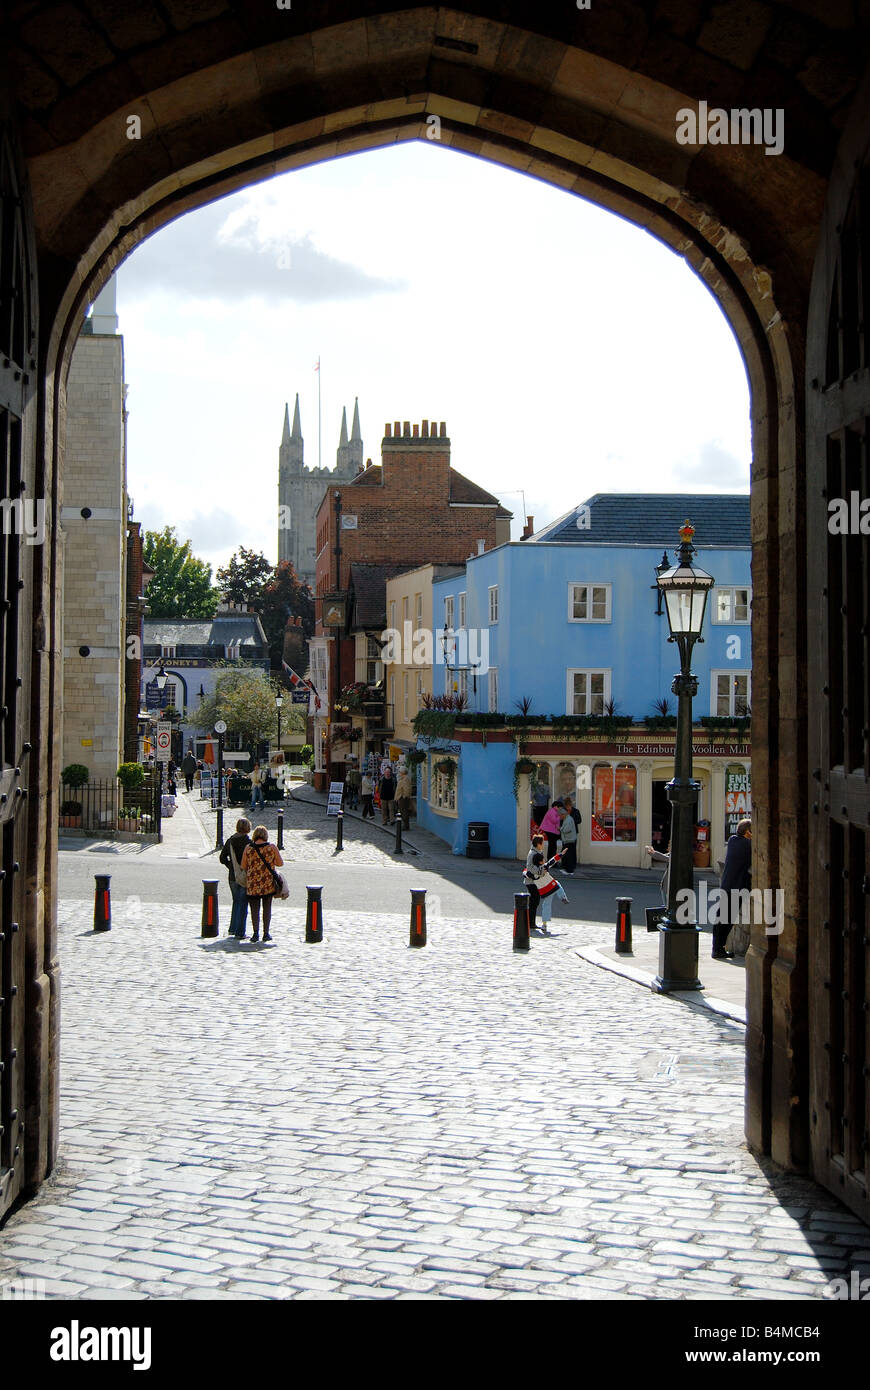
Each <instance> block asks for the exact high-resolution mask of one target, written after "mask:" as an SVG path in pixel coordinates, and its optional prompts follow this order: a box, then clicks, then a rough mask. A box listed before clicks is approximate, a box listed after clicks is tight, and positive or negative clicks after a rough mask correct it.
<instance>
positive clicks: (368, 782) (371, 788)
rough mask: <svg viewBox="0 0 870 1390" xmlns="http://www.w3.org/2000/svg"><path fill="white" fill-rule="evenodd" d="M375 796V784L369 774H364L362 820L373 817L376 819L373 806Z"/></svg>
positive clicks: (362, 781)
mask: <svg viewBox="0 0 870 1390" xmlns="http://www.w3.org/2000/svg"><path fill="white" fill-rule="evenodd" d="M374 794H375V784H374V782H373V781H372V779H371V777H370V776H369V774H368V773H367V772H364V773H363V775H362V779H361V781H360V796H361V797H362V818H363V820H365V818H366V816H371V818H372V820H374V818H375V808H374V806H373V805H372V797H373V796H374Z"/></svg>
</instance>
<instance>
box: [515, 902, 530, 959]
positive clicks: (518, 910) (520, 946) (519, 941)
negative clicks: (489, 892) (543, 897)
mask: <svg viewBox="0 0 870 1390" xmlns="http://www.w3.org/2000/svg"><path fill="white" fill-rule="evenodd" d="M530 949H531V944H530V941H529V895H528V893H514V950H515V951H528V950H530Z"/></svg>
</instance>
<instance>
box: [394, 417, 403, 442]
mask: <svg viewBox="0 0 870 1390" xmlns="http://www.w3.org/2000/svg"><path fill="white" fill-rule="evenodd" d="M393 433H394V434H395V436H396V438H397V439H398V438H399V436H400V434H401V433H402V431H401V429H400V428H399V422H398V420H397V421H396V425H395V429H394V431H393Z"/></svg>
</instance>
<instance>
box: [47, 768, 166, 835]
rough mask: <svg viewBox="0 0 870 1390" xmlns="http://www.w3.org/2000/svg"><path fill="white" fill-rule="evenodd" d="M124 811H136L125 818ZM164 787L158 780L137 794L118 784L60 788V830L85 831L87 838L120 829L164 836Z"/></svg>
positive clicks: (139, 788) (145, 784)
mask: <svg viewBox="0 0 870 1390" xmlns="http://www.w3.org/2000/svg"><path fill="white" fill-rule="evenodd" d="M123 811H132V812H135V814H134V815H132V816H123V815H122V814H121V813H122V812H123ZM160 820H161V817H160V788H159V784H158V781H157V779H156V778H152V779H151V780H146V781H145V783H144V784H143V785H142V786H141V787H137V788H136V789H135V791H125V790H124V789H123V788H122V787H121V786H120V785H119V784H118V783H117V782H114V781H104V782H87V783H86V784H85V785H84V786H83V787H65V786H62V787H61V789H60V828H61V830H65V829H76V830H83V831H84V832H85V834H86V835H109V834H113V833H114V832H115V831H118V830H138V831H140V832H143V833H148V834H158V835H159V834H160Z"/></svg>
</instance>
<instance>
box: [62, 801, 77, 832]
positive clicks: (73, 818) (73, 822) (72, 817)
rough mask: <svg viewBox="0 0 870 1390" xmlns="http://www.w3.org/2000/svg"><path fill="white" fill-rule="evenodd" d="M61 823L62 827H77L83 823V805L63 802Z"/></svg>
mask: <svg viewBox="0 0 870 1390" xmlns="http://www.w3.org/2000/svg"><path fill="white" fill-rule="evenodd" d="M60 823H61V825H62V826H67V827H76V826H80V825H81V823H82V803H81V802H80V801H62V802H61V803H60Z"/></svg>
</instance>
